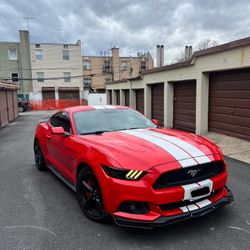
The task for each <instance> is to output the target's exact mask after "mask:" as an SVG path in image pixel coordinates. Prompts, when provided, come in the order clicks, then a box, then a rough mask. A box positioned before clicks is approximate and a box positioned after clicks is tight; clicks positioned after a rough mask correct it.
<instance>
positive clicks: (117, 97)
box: [115, 90, 120, 105]
mask: <svg viewBox="0 0 250 250" xmlns="http://www.w3.org/2000/svg"><path fill="white" fill-rule="evenodd" d="M115 97H116V104H117V105H120V90H115Z"/></svg>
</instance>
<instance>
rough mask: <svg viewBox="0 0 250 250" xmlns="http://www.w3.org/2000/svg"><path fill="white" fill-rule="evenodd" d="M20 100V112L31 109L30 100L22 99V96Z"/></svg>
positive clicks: (18, 99)
mask: <svg viewBox="0 0 250 250" xmlns="http://www.w3.org/2000/svg"><path fill="white" fill-rule="evenodd" d="M17 101H18V112H19V113H22V112H24V111H27V110H28V109H29V101H27V100H25V99H22V98H20V97H18V98H17Z"/></svg>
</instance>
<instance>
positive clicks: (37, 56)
mask: <svg viewBox="0 0 250 250" xmlns="http://www.w3.org/2000/svg"><path fill="white" fill-rule="evenodd" d="M37 52H41V53H40V54H37ZM39 56H41V58H40V57H39ZM35 58H36V60H39V61H40V60H43V50H42V49H35Z"/></svg>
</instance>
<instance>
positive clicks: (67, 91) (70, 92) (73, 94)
mask: <svg viewBox="0 0 250 250" xmlns="http://www.w3.org/2000/svg"><path fill="white" fill-rule="evenodd" d="M58 94H59V100H75V99H77V100H79V99H80V96H79V89H78V88H59V89H58Z"/></svg>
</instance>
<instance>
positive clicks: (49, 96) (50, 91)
mask: <svg viewBox="0 0 250 250" xmlns="http://www.w3.org/2000/svg"><path fill="white" fill-rule="evenodd" d="M42 97H43V100H55V99H56V97H55V88H52V87H51V88H42Z"/></svg>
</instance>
